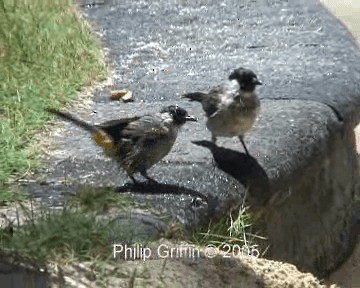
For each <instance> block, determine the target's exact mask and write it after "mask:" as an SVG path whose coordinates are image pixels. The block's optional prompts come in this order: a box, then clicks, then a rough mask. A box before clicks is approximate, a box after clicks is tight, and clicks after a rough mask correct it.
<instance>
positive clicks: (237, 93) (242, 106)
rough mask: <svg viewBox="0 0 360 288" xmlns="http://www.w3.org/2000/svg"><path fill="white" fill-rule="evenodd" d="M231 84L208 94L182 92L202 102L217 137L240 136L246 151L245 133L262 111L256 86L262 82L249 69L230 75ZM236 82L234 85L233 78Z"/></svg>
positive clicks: (239, 69) (193, 99) (207, 124)
mask: <svg viewBox="0 0 360 288" xmlns="http://www.w3.org/2000/svg"><path fill="white" fill-rule="evenodd" d="M228 79H229V80H230V82H229V83H226V84H224V85H219V86H216V87H214V88H212V89H211V90H210V91H209V92H208V93H203V92H194V93H187V94H185V95H183V96H182V97H183V98H188V99H190V100H191V101H197V102H200V103H201V104H202V107H203V109H204V111H205V113H206V117H207V122H206V126H207V127H208V129H209V130H210V131H211V133H212V141H213V142H214V143H215V142H216V138H217V137H218V136H220V137H234V136H238V137H239V139H240V141H241V144H242V145H243V147H244V149H245V152H246V154H247V155H249V152H248V149H247V148H246V145H245V142H244V136H245V133H246V132H248V131H249V130H250V129H251V127H252V126H253V124H254V122H255V119H256V117H257V115H258V113H259V111H260V101H259V99H258V97H257V95H256V93H255V88H256V86H257V85H262V83H261V82H260V81H259V80H258V78H257V76H256V74H255V73H254V72H253V71H251V70H250V69H246V68H238V69H235V70H234V71H233V72H232V73H231V74H230V76H229V78H228ZM233 80H235V81H236V82H237V85H236V86H234V83H233V82H234V81H233Z"/></svg>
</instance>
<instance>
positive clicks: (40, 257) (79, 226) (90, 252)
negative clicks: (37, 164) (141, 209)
mask: <svg viewBox="0 0 360 288" xmlns="http://www.w3.org/2000/svg"><path fill="white" fill-rule="evenodd" d="M77 192H78V193H77V194H79V195H77V196H75V197H73V198H71V199H69V201H68V202H67V203H65V205H64V208H63V209H60V210H59V209H55V210H54V209H51V208H48V207H46V206H40V207H35V205H33V204H34V202H30V205H27V206H25V205H24V204H23V203H22V202H18V204H19V205H18V209H17V215H21V216H18V217H17V219H18V220H15V221H14V220H10V219H8V220H7V221H6V223H7V224H6V225H2V227H1V229H0V250H1V251H10V252H14V253H16V255H20V256H21V257H22V258H24V259H29V260H31V261H34V260H35V261H39V262H40V263H42V264H46V263H49V262H58V263H67V262H69V261H72V260H74V259H76V260H78V261H93V260H100V261H106V260H109V259H110V258H111V257H112V251H113V250H112V244H113V243H131V242H132V241H138V240H137V239H135V238H133V236H132V235H133V234H134V233H133V230H134V227H132V226H130V225H128V226H126V225H124V224H119V223H118V222H117V220H116V219H117V218H116V215H118V214H116V215H114V216H113V217H110V215H106V216H104V215H103V212H104V209H103V207H104V206H106V207H108V208H110V207H111V208H114V209H115V210H116V211H117V213H121V211H125V210H124V209H125V208H126V207H127V205H126V203H128V201H129V200H128V198H127V197H126V195H120V194H116V193H115V192H114V191H111V190H110V189H101V190H99V192H96V195H98V196H97V197H96V199H92V200H93V203H90V202H89V201H83V199H84V197H85V196H89V193H92V194H93V195H95V192H94V190H91V189H86V188H84V189H82V190H79V191H77ZM95 202H97V203H98V204H95ZM37 206H38V205H37ZM20 218H21V219H23V220H19V219H20ZM20 222H21V224H20ZM135 228H136V227H135ZM134 237H137V236H136V235H134Z"/></svg>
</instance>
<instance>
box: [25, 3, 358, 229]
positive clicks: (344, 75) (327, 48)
mask: <svg viewBox="0 0 360 288" xmlns="http://www.w3.org/2000/svg"><path fill="white" fill-rule="evenodd" d="M83 4H84V5H82V12H84V13H85V15H86V17H87V19H88V20H89V21H90V23H92V25H93V27H94V29H95V30H96V31H97V32H98V33H99V34H100V35H101V40H102V42H103V45H104V46H105V47H107V48H108V49H109V53H108V55H107V57H108V60H109V61H110V63H111V65H112V66H113V68H114V75H113V81H114V85H113V86H112V87H103V88H100V89H97V91H96V92H95V93H94V98H93V100H94V103H93V105H92V107H89V108H81V109H77V110H74V111H73V113H74V114H77V115H79V116H80V117H81V118H83V119H85V120H87V121H89V122H91V123H101V122H103V121H106V120H109V119H114V118H122V117H127V116H133V115H143V114H146V113H151V112H155V111H158V110H159V108H160V107H161V106H167V105H170V104H179V105H180V106H182V107H184V108H186V109H187V110H188V111H189V113H190V114H192V115H195V116H197V117H199V121H198V122H197V123H187V124H185V125H184V127H183V129H182V132H181V133H180V135H179V137H178V140H177V142H176V144H175V146H174V148H173V150H172V151H171V153H170V154H169V155H168V156H167V157H166V158H164V160H163V161H161V162H160V163H159V164H158V165H155V166H154V167H153V168H152V169H150V170H149V175H151V176H153V177H154V178H155V179H156V180H157V181H159V182H160V183H162V184H161V185H160V186H158V187H150V188H149V189H148V190H149V191H150V193H145V194H144V193H142V192H143V190H144V189H138V187H135V188H134V187H129V186H127V183H128V182H129V179H128V178H127V176H126V175H125V174H124V173H123V172H121V171H119V170H118V168H117V167H116V165H115V164H114V163H113V162H111V161H110V160H109V159H106V158H104V157H103V156H102V153H101V151H100V150H99V149H98V148H96V147H95V146H94V145H93V143H92V142H91V141H90V137H89V135H87V134H86V133H85V132H83V131H81V130H80V129H78V128H76V127H73V126H72V125H71V124H68V123H64V124H63V126H62V127H61V129H57V130H54V131H53V132H52V134H51V135H50V136H51V137H52V138H53V139H54V140H55V142H56V143H57V146H56V148H54V150H53V151H52V153H51V157H50V159H49V163H50V167H49V169H48V170H47V171H45V172H44V171H42V172H41V173H39V175H40V174H43V175H45V176H44V177H43V178H42V179H43V180H42V181H43V182H44V183H45V184H46V185H40V183H38V182H35V183H33V184H31V185H28V186H27V187H28V188H29V190H30V191H31V192H32V193H33V195H35V196H37V197H40V198H42V199H43V200H44V201H50V202H52V203H53V204H52V205H55V206H56V205H61V203H62V201H63V196H64V194H67V193H70V192H71V190H74V189H75V187H76V185H82V184H90V185H93V186H95V187H97V186H99V187H100V186H114V187H118V191H122V192H124V191H126V190H127V189H128V190H129V191H132V194H134V195H135V197H137V199H138V200H139V201H140V202H141V201H143V202H147V203H152V205H153V206H154V207H156V208H157V209H159V210H161V211H162V212H164V213H165V214H167V215H171V216H172V217H174V218H176V219H178V220H179V221H180V222H181V223H183V224H184V225H185V226H186V227H189V228H193V227H196V226H198V225H200V224H205V223H207V222H208V221H209V220H210V219H211V218H212V217H215V218H221V217H223V216H224V215H228V211H229V210H230V209H233V208H234V207H237V206H239V205H240V204H241V203H242V201H243V198H244V195H245V190H246V189H247V188H248V185H249V183H251V187H252V188H251V193H250V194H251V195H250V198H253V200H254V202H253V203H255V204H256V205H263V204H264V203H266V202H268V201H269V200H270V199H271V198H272V196H273V193H274V192H275V191H276V192H279V191H281V188H282V186H284V183H290V182H291V181H294V177H296V175H297V173H301V171H302V169H304V167H306V166H307V165H308V163H309V159H312V160H311V161H315V160H314V159H320V158H321V157H324V151H325V150H326V149H325V148H326V147H327V145H328V142H329V141H330V139H331V137H332V134H333V133H338V132H339V131H340V130H341V128H342V127H343V123H344V122H351V123H353V122H354V123H355V122H356V121H358V120H359V118H360V117H359V115H360V113H358V112H359V107H360V105H359V104H360V81H359V80H360V67H359V65H357V63H358V61H359V52H358V50H357V48H356V45H355V44H354V42H353V41H352V38H351V36H350V34H349V33H348V32H347V30H346V29H345V28H344V27H342V26H341V25H340V24H339V23H338V22H337V20H335V19H334V18H333V17H332V16H331V15H330V14H329V13H328V12H327V11H326V10H325V9H324V8H323V7H322V6H321V5H320V4H319V3H318V2H317V1H315V0H302V1H296V2H295V1H285V0H259V1H240V2H239V1H231V0H228V1H180V0H170V1H151V2H150V1H114V0H112V1H103V2H102V1H97V2H96V3H95V2H91V1H87V3H83ZM239 66H244V67H248V68H250V69H252V70H254V71H255V72H256V73H257V75H258V77H259V79H260V80H261V81H263V83H264V85H263V86H262V87H261V88H260V89H259V97H260V98H261V99H262V104H261V105H262V110H261V114H260V116H259V119H258V121H257V122H256V124H255V127H254V129H253V130H252V131H251V132H250V133H249V135H248V136H246V138H245V142H246V143H247V147H248V149H249V151H250V154H251V155H252V157H251V158H250V159H246V157H245V154H244V153H243V152H244V151H243V150H242V147H241V144H240V143H239V141H238V139H235V138H234V139H219V142H218V145H219V147H220V148H219V149H218V148H216V147H215V148H214V147H213V149H212V150H211V149H210V150H209V148H206V147H199V146H198V145H195V144H194V143H192V142H191V141H204V140H210V134H209V132H208V131H207V130H206V128H205V118H204V113H203V111H202V108H201V107H200V105H198V104H197V103H189V102H186V101H184V100H182V99H180V95H181V94H182V93H184V92H191V91H196V90H202V91H206V90H208V89H209V88H210V87H211V86H214V85H216V84H220V83H221V82H223V81H225V80H226V79H227V76H228V75H229V73H230V72H231V71H232V70H233V69H234V68H237V67H239ZM117 88H120V89H129V90H131V91H132V92H133V94H134V96H135V100H136V101H135V102H133V103H121V102H109V101H107V100H106V99H107V97H108V96H110V95H109V91H110V89H117ZM94 111H95V112H94ZM203 144H204V142H203ZM221 147H223V148H225V149H229V150H231V151H228V152H226V150H224V149H221ZM234 152H235V153H236V155H233V154H232V153H234ZM213 153H215V154H216V155H215V154H214V158H215V159H214V160H213ZM227 158H228V159H229V161H225V162H226V163H225V164H224V161H223V159H227ZM230 160H232V161H235V162H239V166H240V167H241V169H240V168H238V167H239V166H235V164H231V161H230ZM229 162H230V164H229ZM216 165H217V167H215V166H216ZM243 171H252V172H251V173H248V174H247V176H243V173H242V172H243ZM245 175H246V173H245ZM259 175H260V176H259ZM294 175H295V176H294ZM254 177H255V178H254ZM44 178H45V180H44ZM65 180H68V181H69V183H75V184H76V185H75V186H71V185H70V186H69V185H65V184H64V183H65V182H66V181H65ZM70 180H71V181H70ZM64 181H65V182H64ZM44 183H43V184H44ZM72 185H74V184H72ZM124 185H125V186H124ZM264 185H265V186H264ZM264 187H266V188H264ZM145 190H146V189H145ZM151 191H153V193H152V192H151ZM135 192H136V193H135ZM156 192H160V193H156ZM284 193H286V191H285V192H284ZM198 198H200V199H201V200H199V199H198Z"/></svg>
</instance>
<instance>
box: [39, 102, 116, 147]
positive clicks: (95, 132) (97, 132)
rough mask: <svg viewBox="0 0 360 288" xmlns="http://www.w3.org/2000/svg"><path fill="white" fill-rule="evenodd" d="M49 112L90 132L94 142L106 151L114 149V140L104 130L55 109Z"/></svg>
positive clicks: (48, 109)
mask: <svg viewBox="0 0 360 288" xmlns="http://www.w3.org/2000/svg"><path fill="white" fill-rule="evenodd" d="M46 111H47V112H49V113H51V114H55V115H56V116H58V117H60V118H62V119H64V120H66V121H69V122H72V123H74V124H75V125H77V126H79V127H81V128H83V129H84V130H86V131H88V132H90V133H91V134H92V137H93V140H94V142H95V143H96V144H97V145H99V146H101V147H103V148H104V149H111V148H112V147H113V140H112V138H111V137H110V136H109V135H108V134H107V133H106V132H105V131H104V130H102V129H100V128H98V127H96V126H95V125H91V124H88V123H86V122H85V121H83V120H81V119H79V118H77V117H75V116H73V115H71V114H70V113H67V112H62V111H59V110H56V109H53V108H47V109H46Z"/></svg>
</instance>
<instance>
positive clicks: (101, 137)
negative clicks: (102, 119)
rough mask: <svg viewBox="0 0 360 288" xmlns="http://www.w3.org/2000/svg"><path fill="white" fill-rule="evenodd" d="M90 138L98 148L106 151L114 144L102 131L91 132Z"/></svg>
mask: <svg viewBox="0 0 360 288" xmlns="http://www.w3.org/2000/svg"><path fill="white" fill-rule="evenodd" d="M92 136H93V139H94V142H95V143H96V144H97V145H98V146H100V147H102V148H104V149H106V150H108V149H111V148H112V147H113V144H114V143H113V141H112V139H111V137H110V136H109V135H108V134H107V133H105V132H104V131H103V130H101V129H96V130H95V131H94V132H93V134H92Z"/></svg>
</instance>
